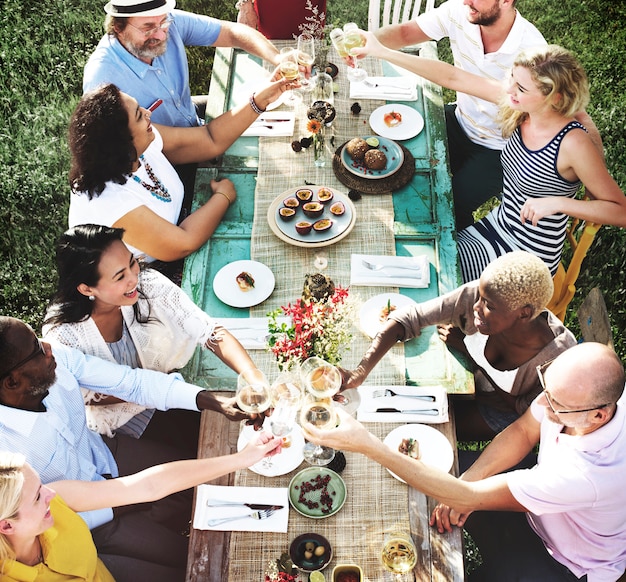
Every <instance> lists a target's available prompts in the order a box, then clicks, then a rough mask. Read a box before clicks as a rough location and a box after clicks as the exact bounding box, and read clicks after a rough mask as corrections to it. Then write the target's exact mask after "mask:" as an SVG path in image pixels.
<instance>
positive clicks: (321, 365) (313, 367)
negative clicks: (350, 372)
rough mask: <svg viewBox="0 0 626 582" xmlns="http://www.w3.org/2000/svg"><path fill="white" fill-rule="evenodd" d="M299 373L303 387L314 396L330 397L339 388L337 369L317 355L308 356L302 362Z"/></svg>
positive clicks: (339, 377) (339, 376)
mask: <svg viewBox="0 0 626 582" xmlns="http://www.w3.org/2000/svg"><path fill="white" fill-rule="evenodd" d="M300 374H301V376H302V383H303V384H304V387H305V388H306V390H307V391H308V392H309V394H311V395H313V396H315V397H316V398H331V397H332V396H334V395H335V394H337V392H339V388H341V374H340V373H339V370H338V369H337V368H336V367H335V366H333V365H332V364H329V363H328V362H326V361H325V360H322V358H318V357H317V356H313V357H311V358H308V359H306V360H305V361H304V362H303V363H302V367H301V368H300Z"/></svg>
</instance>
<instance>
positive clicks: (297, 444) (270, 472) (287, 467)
mask: <svg viewBox="0 0 626 582" xmlns="http://www.w3.org/2000/svg"><path fill="white" fill-rule="evenodd" d="M263 428H265V429H266V430H267V432H270V431H271V429H270V427H269V419H266V420H265V423H264V425H263ZM255 434H258V433H257V432H256V431H255V430H254V427H252V426H245V427H244V428H243V429H242V431H241V432H240V433H239V439H238V440H237V450H238V451H240V450H241V449H243V448H244V447H245V446H246V445H247V444H248V441H249V440H250V439H251V438H252V437H253V436H254V435H255ZM290 436H291V446H290V447H289V448H287V449H283V450H282V451H281V452H280V453H278V455H274V456H273V457H272V462H271V464H270V465H269V466H267V464H265V463H264V461H265V459H261V460H260V461H259V462H258V463H255V464H254V465H252V466H250V467H248V468H249V469H250V471H252V472H253V473H257V474H258V475H263V476H264V477H278V476H279V475H286V474H287V473H290V472H291V471H293V470H294V469H297V468H298V467H299V466H300V464H301V463H302V461H303V460H304V457H303V456H302V449H303V447H304V437H303V436H302V430H301V429H300V427H299V426H298V425H296V426H295V427H294V429H293V430H292V431H291V435H290Z"/></svg>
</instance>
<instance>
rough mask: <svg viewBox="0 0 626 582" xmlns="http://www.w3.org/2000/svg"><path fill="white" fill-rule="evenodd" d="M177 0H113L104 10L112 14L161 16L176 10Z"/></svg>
mask: <svg viewBox="0 0 626 582" xmlns="http://www.w3.org/2000/svg"><path fill="white" fill-rule="evenodd" d="M175 6H176V0H144V1H143V2H142V1H141V0H111V2H109V3H108V4H107V5H106V6H105V7H104V11H105V12H106V13H107V14H111V15H112V16H122V17H123V16H127V17H131V16H159V15H160V14H167V13H168V12H171V11H172V10H174V7H175Z"/></svg>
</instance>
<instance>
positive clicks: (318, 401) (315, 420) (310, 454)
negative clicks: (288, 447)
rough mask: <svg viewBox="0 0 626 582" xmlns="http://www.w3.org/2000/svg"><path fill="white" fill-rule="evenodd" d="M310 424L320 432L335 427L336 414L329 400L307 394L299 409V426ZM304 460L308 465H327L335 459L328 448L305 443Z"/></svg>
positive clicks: (332, 450)
mask: <svg viewBox="0 0 626 582" xmlns="http://www.w3.org/2000/svg"><path fill="white" fill-rule="evenodd" d="M307 423H309V424H312V425H313V426H314V427H316V428H318V429H320V430H330V429H331V428H334V427H335V426H337V413H336V411H335V406H334V404H333V401H332V399H331V398H316V397H315V396H313V395H312V394H308V395H307V396H305V398H304V402H303V404H302V408H301V409H300V424H301V425H305V424H307ZM302 454H303V456H304V460H305V461H306V462H307V463H309V464H310V465H317V466H323V465H328V463H330V462H331V461H332V460H333V459H334V458H335V451H334V449H331V448H330V447H324V446H322V445H315V444H313V443H311V442H306V443H305V445H304V448H303V449H302Z"/></svg>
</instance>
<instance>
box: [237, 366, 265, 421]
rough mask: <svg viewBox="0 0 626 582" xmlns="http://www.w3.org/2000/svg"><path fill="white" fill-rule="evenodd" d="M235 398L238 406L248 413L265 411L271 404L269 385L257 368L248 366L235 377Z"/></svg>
mask: <svg viewBox="0 0 626 582" xmlns="http://www.w3.org/2000/svg"><path fill="white" fill-rule="evenodd" d="M235 398H236V400H237V404H238V405H239V408H241V410H243V411H244V412H249V413H250V414H260V413H261V412H265V411H266V410H267V409H268V408H269V407H270V404H271V400H270V385H269V382H268V381H267V378H266V377H265V374H264V373H263V372H262V371H261V370H259V369H258V368H248V369H247V370H244V371H243V372H241V374H239V376H238V377H237V392H235Z"/></svg>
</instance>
